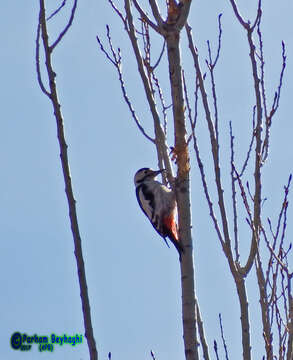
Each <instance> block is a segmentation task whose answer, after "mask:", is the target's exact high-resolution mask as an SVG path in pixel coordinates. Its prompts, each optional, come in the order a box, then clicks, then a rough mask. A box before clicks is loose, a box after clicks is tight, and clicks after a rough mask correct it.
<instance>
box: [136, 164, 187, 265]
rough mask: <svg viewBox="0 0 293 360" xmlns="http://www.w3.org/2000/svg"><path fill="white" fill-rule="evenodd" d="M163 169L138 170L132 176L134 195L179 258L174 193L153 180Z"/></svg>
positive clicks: (180, 249)
mask: <svg viewBox="0 0 293 360" xmlns="http://www.w3.org/2000/svg"><path fill="white" fill-rule="evenodd" d="M163 171H164V170H157V171H155V170H152V169H149V168H142V169H140V170H138V171H137V172H136V174H135V176H134V184H135V187H136V197H137V201H138V203H139V206H140V207H141V209H142V211H143V212H144V213H145V215H146V216H147V217H148V219H149V220H150V222H151V224H152V225H153V227H154V228H155V230H156V231H157V232H158V233H159V234H160V235H161V236H162V237H163V239H164V240H165V242H166V244H167V245H168V243H167V241H166V237H168V238H169V239H170V240H171V242H172V243H173V244H174V246H175V247H176V249H177V251H178V252H179V256H180V259H181V254H182V253H183V247H182V245H181V244H180V242H179V238H178V231H177V224H176V219H175V217H176V214H177V204H176V199H175V194H174V192H173V191H172V190H170V189H168V188H167V187H166V186H165V185H163V184H161V183H160V182H158V181H156V180H155V179H156V177H157V175H159V174H160V173H161V172H163ZM168 247H169V245H168Z"/></svg>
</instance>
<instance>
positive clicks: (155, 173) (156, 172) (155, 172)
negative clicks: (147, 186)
mask: <svg viewBox="0 0 293 360" xmlns="http://www.w3.org/2000/svg"><path fill="white" fill-rule="evenodd" d="M164 171H166V169H162V170H156V171H154V175H155V176H157V175H159V174H161V173H162V172H164Z"/></svg>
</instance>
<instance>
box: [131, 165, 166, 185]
mask: <svg viewBox="0 0 293 360" xmlns="http://www.w3.org/2000/svg"><path fill="white" fill-rule="evenodd" d="M163 171H165V170H164V169H163V170H152V169H150V168H142V169H139V170H138V171H137V172H136V174H135V175H134V184H135V186H138V185H140V184H141V183H142V182H144V181H145V180H154V179H155V178H156V177H157V176H158V175H159V174H161V173H162V172H163Z"/></svg>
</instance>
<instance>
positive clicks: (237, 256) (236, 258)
mask: <svg viewBox="0 0 293 360" xmlns="http://www.w3.org/2000/svg"><path fill="white" fill-rule="evenodd" d="M229 125H230V149H231V158H230V165H231V173H230V174H231V188H232V204H233V223H234V242H235V260H236V262H237V263H239V259H240V254H239V243H238V222H237V201H236V187H235V181H236V179H235V177H234V169H235V164H234V136H233V131H232V123H231V121H230V123H229Z"/></svg>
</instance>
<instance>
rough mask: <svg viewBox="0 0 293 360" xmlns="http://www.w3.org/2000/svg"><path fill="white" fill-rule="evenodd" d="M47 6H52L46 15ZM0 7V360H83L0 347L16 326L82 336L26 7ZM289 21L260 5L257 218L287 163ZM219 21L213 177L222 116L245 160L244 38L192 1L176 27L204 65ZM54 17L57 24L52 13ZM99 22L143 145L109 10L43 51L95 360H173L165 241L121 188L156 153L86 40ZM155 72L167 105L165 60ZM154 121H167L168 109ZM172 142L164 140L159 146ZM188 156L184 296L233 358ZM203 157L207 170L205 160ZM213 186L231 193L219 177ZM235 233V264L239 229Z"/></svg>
mask: <svg viewBox="0 0 293 360" xmlns="http://www.w3.org/2000/svg"><path fill="white" fill-rule="evenodd" d="M117 3H119V2H118V1H117ZM55 5H56V6H57V5H58V2H54V6H53V4H52V8H51V9H53V8H54V7H55ZM68 6H69V4H68ZM239 7H240V9H241V10H242V11H241V12H242V13H243V15H244V16H245V17H249V16H251V14H253V10H254V7H255V1H252V0H251V1H239ZM0 9H1V13H2V14H3V16H2V20H1V23H0V28H1V43H2V46H1V48H2V49H1V53H0V59H1V69H0V73H1V80H2V81H1V84H2V86H1V87H0V96H1V122H0V124H1V125H0V126H1V131H0V139H1V140H0V154H1V155H0V157H1V165H2V166H1V167H2V172H1V177H0V188H1V206H0V224H1V226H0V237H1V243H0V254H1V255H0V256H1V261H0V270H1V271H0V274H1V275H0V282H1V294H2V295H1V297H0V309H1V310H0V312H1V331H0V343H1V350H0V353H1V356H2V357H3V358H5V359H8V360H10V359H11V360H15V359H39V358H42V359H44V360H46V359H56V360H58V359H64V358H70V359H73V360H75V359H76V360H79V359H83V360H85V359H87V358H88V350H87V346H86V343H85V340H84V343H83V344H82V345H77V346H76V347H71V346H70V345H63V347H57V346H56V347H55V350H54V353H53V354H45V353H43V354H40V353H39V352H38V350H37V347H36V346H33V349H32V350H31V351H30V352H29V353H27V354H23V353H20V352H18V351H13V350H12V349H11V348H10V346H9V341H10V336H11V335H12V333H14V332H15V331H20V332H21V333H27V334H28V335H33V334H35V333H36V334H38V335H44V336H45V335H46V336H50V334H52V333H55V334H56V335H63V334H64V333H65V334H67V335H75V334H76V333H77V334H83V331H84V329H83V319H82V313H81V303H80V297H79V286H78V280H77V273H76V264H75V258H74V253H73V251H74V249H73V241H72V236H71V232H70V225H69V220H68V209H67V203H66V201H65V193H64V182H63V178H62V174H61V166H60V161H59V150H58V144H57V138H56V124H55V120H54V118H53V111H52V108H51V105H50V104H49V102H48V99H47V98H46V97H45V96H44V95H43V94H42V93H41V91H40V89H39V87H38V84H37V80H36V74H35V62H34V61H35V60H34V56H35V55H34V51H35V37H36V26H37V19H38V11H39V10H38V1H35V2H34V3H33V5H32V8H30V7H29V6H27V4H25V2H20V3H18V4H17V5H16V4H15V3H14V2H11V1H7V0H5V1H2V3H1V5H0ZM292 11H293V5H292V2H290V1H289V0H283V1H282V2H278V3H277V2H274V3H273V4H267V3H266V4H264V12H263V36H264V41H265V48H264V49H265V54H266V66H267V81H268V94H269V93H270V92H271V93H270V94H273V92H272V91H273V90H274V89H275V87H276V85H277V84H278V77H279V70H280V68H281V55H280V54H281V40H284V41H285V43H286V47H287V68H286V74H285V80H284V87H283V89H282V98H281V103H280V106H281V108H280V111H279V112H278V114H277V115H276V117H275V120H274V124H273V127H272V138H271V143H272V145H271V152H270V159H269V161H268V162H267V164H266V166H265V168H264V175H265V178H264V184H263V192H264V196H265V197H267V199H268V200H267V201H266V205H265V207H264V212H265V214H266V216H271V217H272V219H275V218H276V217H275V216H276V214H278V209H279V208H280V204H281V199H282V191H283V190H282V189H283V185H284V184H285V183H286V182H287V179H288V176H289V173H290V172H292V163H293V162H292V146H291V144H292V133H293V125H292V111H291V106H292V93H293V91H292V90H293V89H292V82H291V79H292V76H293V74H292V68H293V42H292V35H293V34H292V25H291V20H292V19H291V14H292ZM219 13H223V16H222V21H223V47H222V56H221V58H220V60H219V66H218V68H217V72H216V78H217V82H218V99H219V104H220V119H221V120H220V121H221V125H220V126H221V131H222V139H223V142H222V145H221V150H222V155H223V160H222V161H223V167H224V169H225V166H226V165H227V160H226V161H225V156H228V150H229V143H228V135H227V134H228V123H229V121H230V120H231V121H232V122H233V127H234V132H235V135H236V139H237V140H238V143H237V157H236V159H237V160H239V161H240V162H241V161H243V158H244V157H245V151H246V147H247V144H248V142H249V134H250V129H251V128H250V119H251V109H252V106H253V95H252V88H251V76H250V67H249V66H250V64H249V62H248V49H247V44H246V38H245V34H244V32H243V31H242V29H241V28H240V26H239V24H237V23H236V21H235V19H234V16H233V14H232V11H231V7H230V5H229V2H228V1H223V0H222V1H217V2H216V4H215V3H214V2H213V1H211V0H207V1H194V2H193V4H192V7H191V13H190V24H191V26H192V27H193V33H194V36H195V38H196V40H197V46H198V49H199V51H200V53H201V54H202V66H203V67H204V59H205V57H206V56H207V51H206V40H208V39H209V40H211V42H212V44H213V45H215V44H216V42H217V16H218V14H219ZM65 14H67V16H68V12H67V13H66V9H65V12H64V15H65ZM63 20H64V17H63V16H62V15H59V16H58V17H56V18H55V20H51V21H50V27H49V29H50V35H51V37H52V39H53V38H54V36H56V34H57V33H58V31H59V30H60V29H61V28H62V24H63ZM106 24H109V25H110V26H111V29H112V37H113V43H114V45H115V46H119V47H121V49H122V54H123V70H124V73H125V78H126V79H127V80H128V83H127V86H128V88H127V89H128V93H129V96H130V97H131V100H132V102H133V104H134V106H135V109H136V111H137V113H138V115H139V118H140V120H141V122H142V124H143V125H144V126H145V128H146V129H147V131H149V132H150V134H152V123H151V116H150V114H149V112H148V105H147V104H146V101H145V98H144V94H143V91H142V87H141V84H140V79H139V77H138V75H137V73H136V68H137V67H136V64H135V63H134V59H133V58H132V54H131V50H130V47H129V42H128V39H127V38H126V36H125V34H124V33H123V31H122V29H123V28H122V25H121V23H120V22H119V19H118V18H117V17H116V16H115V15H114V14H113V12H112V10H111V8H110V6H109V5H108V3H107V1H93V0H88V1H84V2H81V1H80V2H79V4H78V9H77V13H76V18H75V20H74V24H73V27H72V28H71V30H70V31H69V33H68V34H67V35H66V37H65V38H64V41H62V43H61V44H60V45H59V46H58V48H56V51H55V53H54V60H53V64H54V67H55V71H56V72H57V85H58V93H59V97H60V101H61V104H62V113H63V115H64V120H65V130H66V137H67V143H68V145H69V158H70V167H71V175H72V180H73V187H74V191H75V198H76V201H77V210H78V216H79V223H80V230H81V236H82V241H83V251H84V259H85V266H86V274H87V280H88V289H89V296H90V302H91V310H92V321H93V327H94V333H95V338H96V342H97V348H98V351H99V356H100V359H106V358H107V354H108V352H109V351H111V352H112V359H114V360H117V359H119V360H126V359H150V350H151V349H152V350H153V351H154V353H155V355H156V358H157V359H158V360H165V359H168V360H175V359H183V341H182V325H181V315H180V309H181V290H180V272H179V264H178V260H177V254H176V251H175V250H174V249H173V248H171V249H168V248H167V247H166V246H165V244H164V242H163V241H162V239H160V238H159V237H158V235H157V234H156V233H155V232H154V231H153V228H152V227H151V226H150V224H149V223H148V221H147V219H146V218H144V216H143V214H142V213H141V212H140V209H139V207H138V205H137V203H136V198H135V191H134V185H133V175H134V173H135V172H136V170H137V169H138V168H141V167H145V166H150V167H153V168H155V167H156V166H157V164H156V154H155V152H154V148H153V147H152V146H151V144H150V143H149V142H147V141H146V140H145V138H143V137H142V136H141V134H140V133H139V132H138V130H137V128H136V126H135V124H134V122H133V120H132V119H131V116H130V114H129V112H128V109H127V107H126V105H125V104H124V102H123V100H122V99H121V93H120V87H119V83H118V82H117V76H116V73H115V71H114V68H113V67H112V66H111V65H110V64H109V63H107V62H106V61H105V58H104V55H103V54H102V53H101V52H100V50H99V48H98V45H97V42H96V39H95V37H96V35H97V34H99V36H101V37H102V38H103V39H105V37H104V36H105V25H106ZM161 44H162V39H160V38H157V37H154V50H155V51H157V54H158V53H159V51H160V47H161ZM184 46H185V40H184V36H183V42H182V57H183V63H184V66H185V71H186V74H187V78H188V81H189V82H190V84H192V81H193V76H194V73H193V67H192V62H191V59H190V57H189V54H188V49H187V48H186V47H184ZM154 58H155V55H154ZM159 74H160V76H161V81H162V86H163V88H164V89H166V91H167V92H166V99H167V102H168V100H169V99H170V95H169V93H168V88H167V84H168V77H167V76H168V71H167V67H166V61H165V60H163V61H162V64H161V65H160V70H159ZM190 93H191V92H190ZM268 96H269V95H268ZM270 96H272V95H270ZM168 117H169V119H171V113H168ZM198 126H199V130H198V131H199V133H202V134H203V135H202V136H200V145H201V149H202V153H203V154H204V155H205V154H207V151H208V149H209V140H208V137H207V135H206V132H205V123H204V119H203V118H202V119H199V124H198ZM247 129H249V130H247ZM172 141H173V139H172V132H171V130H170V136H169V142H170V145H172ZM191 161H192V166H193V170H192V176H193V177H192V201H193V206H192V213H193V235H194V240H195V268H196V287H197V295H198V298H199V301H200V305H201V310H202V316H203V320H204V323H205V327H206V332H207V336H208V341H209V344H210V346H211V349H212V344H213V340H214V339H216V340H217V341H218V342H220V331H219V324H218V314H219V313H222V317H223V323H224V329H225V334H226V340H227V345H228V350H229V353H230V357H231V359H237V358H240V354H241V350H240V344H241V339H240V327H239V316H240V315H239V309H238V303H237V301H236V297H235V288H234V284H233V280H232V277H231V276H230V274H229V272H228V269H227V264H226V261H225V259H223V255H222V252H221V249H220V246H219V242H218V240H217V238H216V234H215V231H214V229H213V227H212V225H211V220H210V218H209V212H208V209H207V206H206V203H205V199H204V198H203V194H202V189H201V183H200V178H199V172H198V170H197V168H196V162H195V157H194V154H193V153H192V155H191ZM206 161H207V174H210V171H209V159H208V156H207V159H206ZM224 184H225V186H227V187H226V189H227V192H228V193H229V188H228V186H229V178H227V181H226V182H224ZM289 199H292V196H291V197H290V198H289ZM289 215H290V216H291V211H290V212H289ZM289 225H290V222H289ZM241 231H242V233H241V235H242V236H243V240H242V247H243V251H244V253H246V252H247V246H246V244H247V243H248V237H247V228H246V227H245V225H243V226H242V227H241ZM290 236H292V229H290V226H289V229H288V237H289V238H290ZM244 257H245V256H243V258H244ZM253 284H254V274H253V271H252V273H251V274H250V276H249V279H248V288H249V303H250V305H251V309H252V319H253V336H252V345H253V349H254V354H255V357H254V358H255V359H257V358H258V359H259V358H261V355H262V352H261V348H262V347H261V346H260V345H259V344H260V342H261V341H262V339H261V338H260V337H259V335H257V331H259V328H258V325H257V320H258V316H259V315H258V313H257V306H258V297H257V295H256V294H257V290H256V289H255V288H254V285H253Z"/></svg>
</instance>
